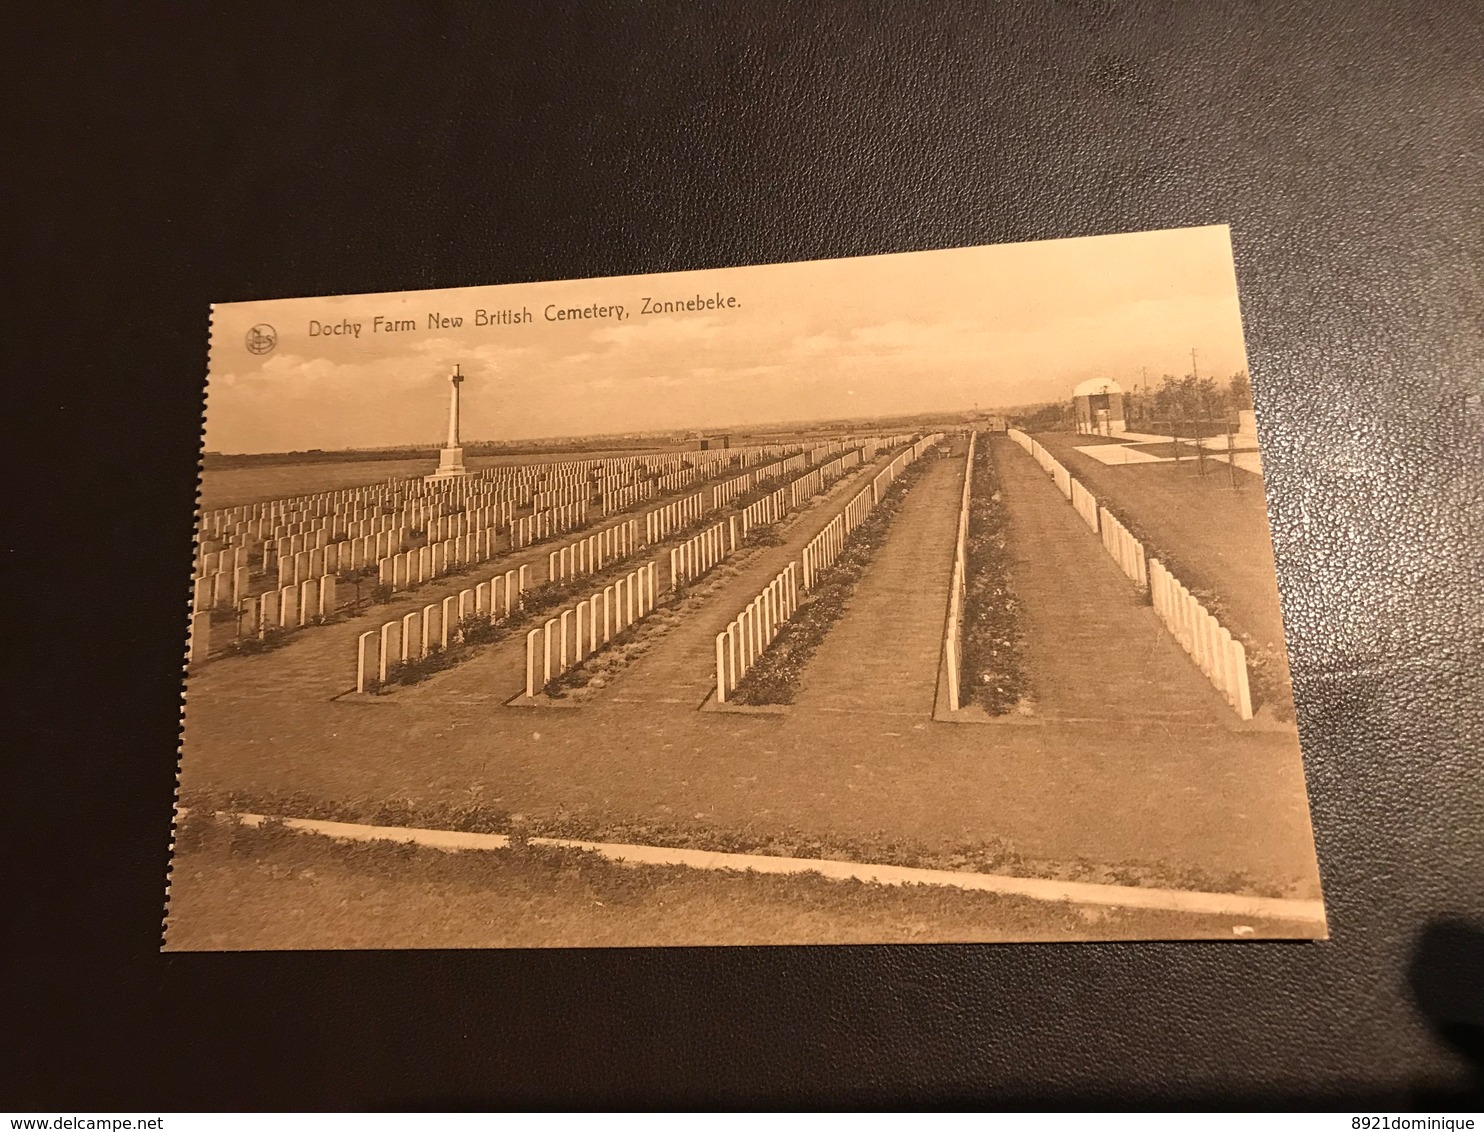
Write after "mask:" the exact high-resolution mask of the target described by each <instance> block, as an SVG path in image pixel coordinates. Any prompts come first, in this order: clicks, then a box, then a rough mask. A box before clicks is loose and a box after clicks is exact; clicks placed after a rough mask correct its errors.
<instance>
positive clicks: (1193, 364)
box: [1190, 346, 1199, 377]
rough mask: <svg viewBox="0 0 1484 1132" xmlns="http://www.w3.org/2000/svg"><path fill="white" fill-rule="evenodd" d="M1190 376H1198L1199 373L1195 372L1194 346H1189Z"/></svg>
mask: <svg viewBox="0 0 1484 1132" xmlns="http://www.w3.org/2000/svg"><path fill="white" fill-rule="evenodd" d="M1190 376H1191V377H1199V374H1197V373H1196V372H1195V347H1194V346H1192V347H1191V348H1190Z"/></svg>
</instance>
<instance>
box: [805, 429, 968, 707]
mask: <svg viewBox="0 0 1484 1132" xmlns="http://www.w3.org/2000/svg"><path fill="white" fill-rule="evenodd" d="M956 447H958V448H959V449H960V450H961V451H960V453H959V454H958V455H957V456H954V457H949V458H938V459H934V460H933V462H932V464H931V465H930V466H929V467H928V468H927V470H926V471H924V472H923V475H922V478H921V479H920V480H918V482H917V483H916V484H914V485H913V486H912V489H911V490H910V491H909V492H908V493H907V498H906V499H905V500H903V501H902V509H901V511H899V512H898V513H897V516H896V519H895V520H894V521H893V522H892V524H891V527H890V528H889V530H888V532H887V535H886V539H885V542H884V543H883V544H882V546H881V547H880V549H878V550H877V551H876V555H875V557H874V558H873V559H872V560H871V564H870V565H869V566H867V567H866V571H865V573H864V574H863V575H862V576H861V580H860V582H859V583H858V584H857V585H856V588H855V592H854V593H853V594H852V595H851V596H850V601H849V603H848V604H847V606H846V608H845V614H844V616H843V617H841V618H840V620H839V621H837V622H836V623H835V624H834V626H833V627H832V628H831V629H830V631H829V633H828V634H826V636H825V638H824V640H823V642H821V644H820V646H819V649H818V651H816V652H815V654H814V656H813V657H812V658H811V659H810V661H809V664H808V666H807V667H806V668H805V669H804V675H803V679H802V680H801V682H800V684H801V687H800V692H799V696H798V698H797V700H795V706H796V707H797V708H798V709H799V710H800V711H821V712H875V713H878V714H882V715H905V716H918V717H920V718H922V719H928V718H930V717H931V716H932V714H933V697H934V695H935V693H936V691H937V685H938V667H939V656H940V654H941V652H942V649H943V623H944V618H945V616H946V610H947V608H948V584H949V582H950V581H951V578H952V573H953V542H954V539H955V537H956V536H957V533H958V508H959V501H960V499H961V493H962V491H963V474H964V455H965V454H966V453H965V451H963V450H964V449H965V448H966V445H963V444H959V445H956Z"/></svg>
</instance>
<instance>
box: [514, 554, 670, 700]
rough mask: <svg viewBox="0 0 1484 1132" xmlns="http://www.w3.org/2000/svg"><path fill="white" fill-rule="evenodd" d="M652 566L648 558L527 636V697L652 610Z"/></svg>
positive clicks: (653, 602)
mask: <svg viewBox="0 0 1484 1132" xmlns="http://www.w3.org/2000/svg"><path fill="white" fill-rule="evenodd" d="M656 575H657V571H656V569H655V564H654V563H653V562H647V563H645V564H644V565H643V566H641V567H639V569H637V570H635V571H634V572H633V573H631V574H627V575H625V576H624V577H622V578H620V579H619V580H618V581H616V582H614V583H613V584H612V585H610V586H604V587H603V589H602V590H601V591H599V592H598V593H595V594H593V595H592V596H591V597H589V598H586V599H585V600H583V601H579V602H578V603H577V604H576V605H574V606H572V607H570V608H568V609H564V610H562V612H561V613H559V614H556V615H555V616H553V617H550V618H548V619H547V621H546V623H545V624H544V625H542V627H541V628H539V629H532V630H531V631H530V632H529V633H527V634H526V695H527V696H534V695H535V694H536V692H537V691H538V690H539V689H541V688H544V687H546V685H547V684H549V683H551V681H552V680H553V679H554V678H555V677H557V676H560V675H561V674H562V673H564V672H566V671H567V670H568V669H570V668H573V667H575V666H576V665H578V664H581V663H582V661H583V660H584V659H585V658H586V657H588V656H590V655H592V654H593V653H595V652H598V651H599V650H600V649H602V648H603V647H604V646H605V645H607V644H608V643H609V642H610V641H612V640H613V638H614V637H616V636H618V635H619V634H620V633H622V632H623V631H624V630H625V629H627V628H629V626H631V625H633V624H635V623H636V622H638V621H642V620H643V619H644V618H645V617H647V616H648V615H649V614H650V612H652V611H653V609H654V606H655V599H656V596H657V595H656Z"/></svg>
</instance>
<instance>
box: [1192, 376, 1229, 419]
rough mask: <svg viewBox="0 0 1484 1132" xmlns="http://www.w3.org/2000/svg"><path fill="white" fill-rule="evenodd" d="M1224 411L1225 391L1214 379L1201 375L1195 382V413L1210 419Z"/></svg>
mask: <svg viewBox="0 0 1484 1132" xmlns="http://www.w3.org/2000/svg"><path fill="white" fill-rule="evenodd" d="M1225 411H1226V393H1225V392H1224V391H1223V390H1221V389H1220V388H1218V387H1217V385H1216V379H1215V378H1213V377H1203V378H1201V379H1200V381H1198V382H1197V383H1196V415H1197V416H1199V417H1201V418H1203V419H1206V420H1210V419H1212V418H1215V417H1219V416H1221V415H1222V414H1223V413H1224V412H1225Z"/></svg>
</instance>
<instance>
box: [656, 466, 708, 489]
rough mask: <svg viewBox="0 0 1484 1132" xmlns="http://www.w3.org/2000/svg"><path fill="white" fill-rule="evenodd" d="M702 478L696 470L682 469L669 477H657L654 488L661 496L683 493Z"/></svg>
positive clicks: (671, 473)
mask: <svg viewBox="0 0 1484 1132" xmlns="http://www.w3.org/2000/svg"><path fill="white" fill-rule="evenodd" d="M700 478H701V476H700V473H699V472H698V471H697V470H696V469H695V468H682V469H680V470H679V471H675V472H670V473H669V474H668V475H663V476H658V477H656V479H655V481H654V487H655V490H656V491H658V492H659V493H660V494H661V495H666V494H668V493H670V492H672V491H683V490H684V489H686V488H688V487H690V486H692V485H693V484H695V483H696V482H697V481H699V480H700Z"/></svg>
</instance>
